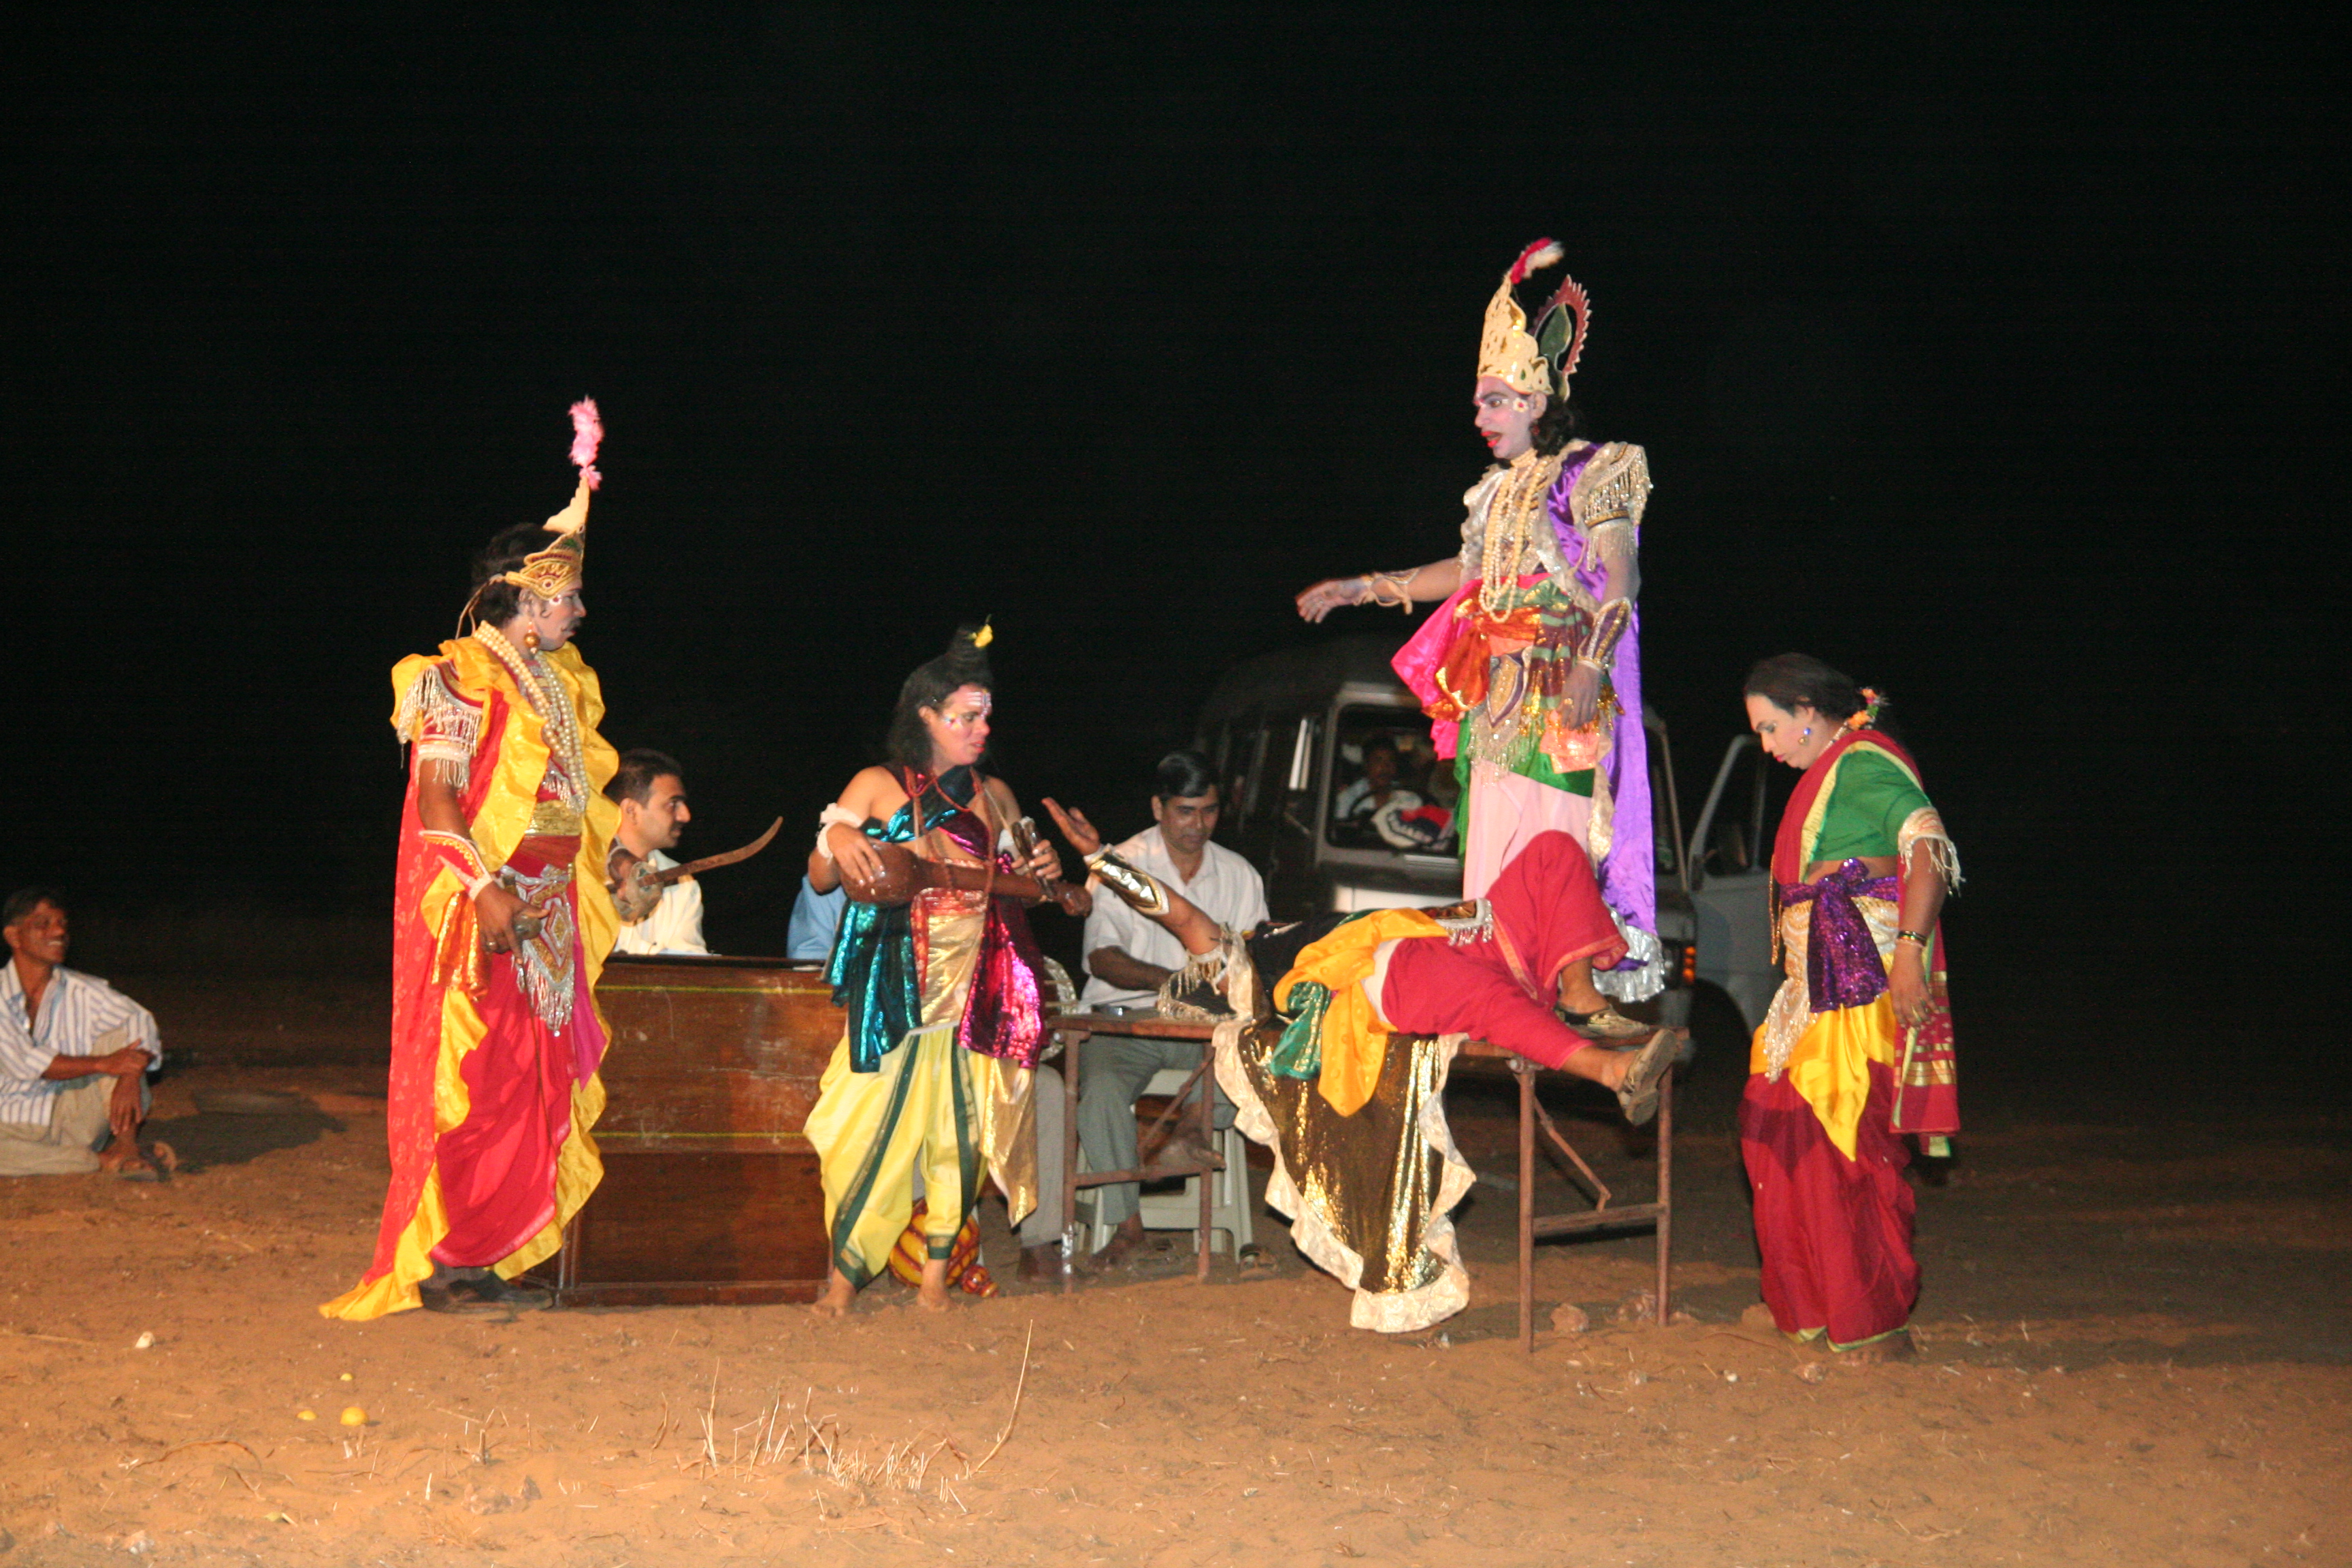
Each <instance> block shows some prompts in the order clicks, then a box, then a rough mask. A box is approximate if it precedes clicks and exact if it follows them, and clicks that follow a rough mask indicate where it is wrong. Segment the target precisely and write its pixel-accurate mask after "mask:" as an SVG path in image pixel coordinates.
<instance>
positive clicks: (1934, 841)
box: [1739, 654, 1960, 1359]
mask: <svg viewBox="0 0 2352 1568" xmlns="http://www.w3.org/2000/svg"><path fill="white" fill-rule="evenodd" d="M1746 690H1747V701H1748V723H1749V725H1750V727H1752V728H1753V729H1754V730H1755V731H1756V735H1757V739H1758V740H1759V742H1761V743H1762V745H1763V747H1764V750H1765V752H1766V753H1767V754H1768V755H1769V756H1772V757H1775V758H1777V759H1778V760H1780V762H1783V763H1788V764H1789V765H1790V767H1793V768H1796V769H1799V770H1801V772H1802V773H1803V774H1804V777H1803V778H1801V779H1800V780H1799V781H1798V783H1797V787H1796V790H1795V792H1794V793H1793V794H1792V795H1790V800H1789V806H1788V810H1787V811H1786V812H1784V813H1783V814H1782V816H1781V818H1780V835H1779V837H1778V838H1777V840H1776V841H1775V843H1774V845H1773V851H1772V893H1773V938H1774V941H1775V942H1776V943H1777V944H1778V947H1779V950H1780V954H1781V957H1782V960H1783V962H1784V963H1785V965H1786V967H1787V970H1788V974H1789V978H1788V979H1787V980H1786V981H1784V982H1783V983H1782V984H1781V986H1780V992H1779V994H1777V995H1775V996H1774V997H1773V999H1772V1007H1771V1010H1770V1012H1769V1013H1768V1014H1767V1015H1766V1016H1765V1019H1764V1025H1763V1026H1762V1027H1761V1028H1759V1029H1758V1030H1757V1031H1756V1043H1755V1049H1754V1051H1753V1053H1752V1054H1751V1056H1750V1058H1749V1061H1748V1073H1749V1077H1748V1089H1747V1092H1746V1094H1745V1095H1743V1096H1742V1098H1741V1100H1740V1104H1739V1146H1740V1153H1741V1156H1742V1157H1743V1159H1744V1160H1745V1161H1746V1163H1747V1166H1748V1185H1749V1186H1750V1187H1751V1188H1752V1189H1753V1191H1754V1193H1755V1201H1756V1249H1757V1252H1758V1254H1759V1257H1760V1258H1761V1260H1762V1263H1763V1278H1762V1285H1763V1292H1764V1304H1765V1306H1766V1308H1768V1309H1769V1310H1770V1312H1771V1316H1772V1321H1773V1322H1774V1324H1775V1325H1776V1326H1777V1327H1779V1328H1780V1331H1782V1332H1783V1333H1785V1334H1788V1335H1790V1337H1791V1338H1793V1339H1797V1340H1800V1341H1807V1342H1811V1341H1820V1342H1823V1343H1825V1344H1826V1345H1827V1346H1828V1347H1829V1348H1830V1349H1832V1350H1833V1351H1839V1352H1849V1353H1851V1354H1853V1356H1854V1357H1855V1358H1856V1359H1874V1358H1882V1357H1885V1356H1890V1355H1904V1354H1907V1353H1909V1352H1910V1350H1911V1343H1910V1338H1909V1333H1908V1331H1907V1330H1906V1327H1905V1325H1906V1322H1907V1321H1908V1320H1909V1318H1910V1316H1911V1308H1912V1304H1913V1303H1914V1302H1915V1301H1916V1300H1917V1299H1918V1295H1919V1265H1918V1263H1917V1262H1916V1259H1914V1258H1913V1257H1912V1253H1911V1216H1912V1197H1911V1189H1910V1187H1909V1186H1908V1185H1907V1184H1906V1183H1905V1181H1904V1179H1903V1168H1904V1166H1905V1165H1906V1164H1908V1163H1910V1158H1911V1156H1910V1151H1909V1150H1908V1149H1907V1148H1906V1146H1905V1144H1904V1141H1903V1140H1904V1136H1905V1134H1906V1133H1907V1134H1911V1135H1914V1136H1916V1137H1918V1138H1920V1139H1922V1140H1924V1141H1925V1142H1927V1145H1928V1147H1929V1149H1930V1151H1931V1152H1937V1153H1940V1152H1943V1148H1944V1140H1945V1138H1946V1137H1947V1136H1948V1134H1950V1133H1953V1132H1957V1131H1959V1124H1960V1123H1959V1107H1958V1097H1957V1085H1956V1081H1955V1076H1954V1070H1953V1068H1954V1063H1953V1055H1952V1016H1951V1009H1950V1006H1949V1005H1948V1002H1947V1000H1946V994H1945V985H1944V942H1943V931H1942V929H1941V927H1940V926H1939V924H1938V923H1937V916H1938V914H1939V912H1940V911H1941V910H1942V908H1943V903H1944V895H1945V893H1946V891H1947V890H1948V889H1949V888H1951V887H1954V886H1957V885H1958V882H1959V874H1960V868H1959V859H1958V856H1957V855H1956V854H1955V853H1954V851H1953V848H1952V841H1951V837H1950V836H1949V835H1948V834H1947V833H1946V832H1945V831H1944V821H1943V818H1942V816H1939V815H1938V814H1937V810H1936V807H1935V805H1934V803H1933V802H1931V801H1930V800H1928V798H1927V792H1926V791H1925V790H1924V789H1923V788H1921V786H1920V783H1919V770H1918V767H1917V765H1916V763H1913V762H1912V761H1911V758H1910V757H1909V755H1908V754H1906V752H1904V750H1903V748H1902V747H1901V746H1899V745H1897V744H1895V741H1894V739H1893V738H1892V737H1891V736H1889V735H1887V734H1886V733H1885V731H1883V730H1880V729H1879V728H1878V727H1877V714H1878V707H1879V697H1878V694H1877V693H1876V692H1874V691H1871V690H1869V689H1866V688H1865V689H1860V690H1857V689H1855V688H1854V685H1853V682H1852V681H1850V680H1848V679H1846V678H1845V677H1844V676H1843V675H1840V674H1839V673H1838V672H1837V671H1836V670H1833V669H1832V668H1829V667H1828V666H1827V665H1825V664H1822V662H1821V661H1820V660H1819V659H1815V658H1807V657H1806V656H1804V655H1802V654H1782V655H1780V656H1779V657H1778V658H1769V659H1766V660H1765V661H1764V662H1763V663H1762V664H1759V665H1758V666H1757V667H1756V668H1755V669H1754V670H1753V671H1751V672H1750V673H1749V675H1748V680H1747V686H1746Z"/></svg>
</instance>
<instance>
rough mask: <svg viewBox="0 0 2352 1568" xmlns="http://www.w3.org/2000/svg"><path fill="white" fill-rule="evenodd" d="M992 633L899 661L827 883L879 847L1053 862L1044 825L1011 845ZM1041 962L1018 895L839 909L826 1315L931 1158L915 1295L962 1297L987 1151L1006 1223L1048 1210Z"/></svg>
mask: <svg viewBox="0 0 2352 1568" xmlns="http://www.w3.org/2000/svg"><path fill="white" fill-rule="evenodd" d="M991 637H992V633H991V631H990V629H989V628H987V627H985V626H983V627H982V628H981V629H980V630H979V631H977V632H974V631H972V630H971V628H969V627H967V628H965V629H963V630H961V631H959V632H958V633H957V634H956V637H955V639H954V640H953V641H952V642H951V643H950V644H949V647H948V651H947V652H946V653H944V654H941V655H940V657H939V658H934V659H932V660H930V661H929V663H926V664H923V665H920V666H919V667H918V668H916V670H915V672H914V673H913V674H911V675H909V676H908V677H907V680H906V684H905V685H903V686H901V687H900V688H899V689H898V707H897V709H896V710H894V711H893V712H892V714H891V718H890V734H889V740H888V742H887V752H888V761H887V762H886V763H881V764H879V765H877V766H875V767H869V768H866V769H865V770H863V771H862V772H860V773H858V774H857V776H856V777H855V778H853V779H851V780H850V781H849V787H848V788H847V789H845V790H843V791H842V792H841V798H840V800H839V801H837V802H835V804H834V805H829V806H827V807H825V809H824V816H823V819H822V820H821V821H820V823H819V825H818V827H817V838H816V847H815V849H814V851H813V852H812V853H811V854H810V856H809V865H808V876H809V881H810V883H811V885H812V886H813V887H814V889H815V890H816V891H818V892H820V893H824V892H829V891H831V890H832V889H834V888H835V887H836V886H838V885H840V883H841V882H842V879H843V877H844V874H845V873H846V874H848V875H849V876H850V877H851V878H852V879H854V880H856V881H857V882H859V883H861V884H863V883H871V882H872V881H874V880H875V879H877V878H878V877H879V876H880V874H881V870H882V866H881V859H880V857H879V856H877V854H876V852H875V849H874V846H875V845H876V844H877V843H883V844H898V845H904V846H906V847H907V848H908V849H909V850H910V851H912V852H913V853H914V854H915V855H916V856H917V857H919V858H922V859H926V860H938V861H950V862H960V863H961V864H964V865H969V866H979V867H987V866H994V867H996V868H998V869H1000V870H1002V871H1005V872H1013V871H1020V872H1024V873H1030V874H1035V875H1040V876H1043V877H1046V878H1053V877H1056V876H1058V875H1059V872H1060V868H1061V862H1060V860H1059V858H1057V857H1056V856H1055V853H1054V849H1053V846H1052V845H1050V844H1048V843H1045V842H1044V841H1043V840H1042V839H1041V840H1040V841H1039V842H1038V843H1037V844H1036V846H1035V847H1034V852H1033V853H1032V854H1031V855H1030V856H1029V857H1028V858H1026V859H1025V860H1016V857H1015V855H1014V852H1013V849H1012V847H1011V846H1012V844H1013V825H1014V824H1015V823H1018V822H1020V821H1021V820H1022V816H1021V804H1020V802H1019V801H1017V800H1015V799H1014V798H1013V791H1012V790H1011V789H1009V788H1007V787H1006V785H1005V784H1004V782H1003V780H1002V779H998V778H994V777H992V776H989V775H988V774H985V773H982V771H981V766H980V764H981V761H982V757H983V755H984V754H985V753H986V752H987V750H988V733H989V715H990V713H991V711H992V708H993V706H994V698H993V696H992V687H993V685H994V679H993V678H992V676H991V674H990V673H989V668H988V657H987V654H986V653H985V652H984V651H983V650H984V649H985V648H986V647H987V646H988V643H989V641H990V639H991ZM1042 964H1043V959H1042V957H1041V956H1040V954H1039V953H1038V951H1037V944H1036V942H1035V940H1034V938H1033V937H1032V936H1031V935H1030V933H1029V921H1028V917H1027V915H1026V914H1025V912H1024V910H1023V909H1022V906H1021V903H1020V901H1019V900H1015V899H1011V898H1006V897H1003V896H1001V895H994V894H991V893H988V892H985V891H979V890H966V889H954V888H926V889H922V890H921V891H919V892H918V893H917V894H916V895H915V897H914V899H913V900H912V901H911V902H909V903H907V904H900V905H895V906H892V905H882V904H867V903H855V902H853V903H851V904H849V905H848V906H847V909H846V911H845V914H844V916H843V919H842V922H841V929H840V931H839V934H838V935H837V936H836V938H835V942H834V945H833V954H832V957H831V958H830V959H829V960H828V961H827V962H826V964H825V971H824V973H825V978H826V980H828V981H829V982H831V984H832V985H833V988H834V1000H835V1001H836V1002H838V1003H840V1004H841V1005H842V1006H843V1007H844V1008H845V1010H846V1012H847V1014H848V1019H847V1026H846V1028H845V1031H844V1033H843V1035H842V1039H841V1043H840V1044H839V1045H838V1046H836V1047H835V1048H834V1053H833V1059H832V1061H831V1062H830V1063H829V1064H828V1065H827V1066H826V1068H825V1070H824V1079H823V1080H822V1081H821V1083H820V1085H819V1090H818V1095H817V1102H816V1104H815V1106H814V1108H812V1109H811V1110H810V1111H809V1116H808V1122H807V1126H806V1128H805V1131H806V1133H807V1136H808V1140H809V1142H811V1143H812V1144H814V1146H815V1148H816V1152H817V1159H818V1163H819V1167H820V1171H821V1174H822V1176H823V1180H824V1218H825V1228H826V1232H827V1234H828V1235H829V1237H831V1245H832V1255H833V1270H832V1279H831V1282H830V1284H829V1286H828V1288H827V1289H826V1291H825V1294H824V1297H823V1298H822V1299H821V1300H818V1302H817V1303H816V1310H818V1312H820V1313H821V1314H824V1315H827V1316H838V1315H840V1314H841V1313H843V1312H845V1311H847V1310H849V1306H850V1303H851V1301H852V1300H854V1299H855V1298H856V1294H857V1292H858V1291H859V1290H861V1289H864V1288H865V1287H866V1282H867V1281H868V1280H870V1279H873V1278H874V1277H875V1275H877V1273H879V1272H881V1271H882V1269H883V1268H885V1267H886V1266H887V1263H888V1260H889V1258H890V1255H891V1252H892V1249H893V1247H894V1246H896V1244H897V1243H898V1239H899V1237H900V1236H901V1235H902V1234H904V1233H905V1232H906V1231H907V1229H908V1224H909V1222H910V1220H912V1219H913V1218H914V1217H915V1212H916V1211H915V1204H916V1198H915V1183H916V1180H917V1176H918V1173H919V1175H920V1178H921V1182H922V1187H923V1198H922V1205H923V1206H922V1212H921V1216H920V1226H921V1236H922V1241H923V1258H922V1266H921V1274H920V1285H919V1289H920V1295H919V1300H920V1301H921V1302H922V1304H923V1305H924V1306H926V1307H929V1308H932V1309H934V1310H940V1309H944V1308H946V1307H947V1306H948V1304H949V1301H950V1297H949V1295H948V1286H949V1282H950V1261H951V1260H952V1259H954V1258H955V1255H956V1252H957V1242H958V1237H959V1233H961V1232H963V1231H965V1229H966V1227H967V1225H968V1223H969V1222H971V1221H972V1219H973V1217H974V1213H975V1210H976V1209H977V1207H978V1205H979V1202H980V1192H981V1186H980V1175H981V1168H982V1165H983V1164H985V1165H986V1167H987V1168H988V1171H989V1173H990V1174H991V1175H992V1176H993V1177H994V1178H995V1181H996V1184H997V1185H998V1187H999V1188H1001V1189H1002V1190H1003V1193H1004V1195H1005V1206H1006V1209H1007V1212H1008V1214H1009V1216H1010V1218H1011V1219H1012V1220H1013V1223H1014V1224H1016V1225H1017V1224H1019V1223H1020V1221H1021V1220H1022V1218H1023V1217H1024V1215H1028V1214H1029V1213H1030V1211H1031V1210H1033V1209H1034V1208H1035V1207H1036V1204H1037V1190H1038V1189H1037V1170H1036V1163H1037V1148H1036V1142H1037V1141H1036V1135H1035V1125H1034V1115H1035V1108H1034V1103H1033V1100H1034V1097H1033V1094H1032V1089H1033V1082H1034V1069H1035V1068H1036V1066H1037V1057H1038V1051H1039V1048H1040V1047H1041V1046H1042V1045H1043V1044H1044V1041H1045V1027H1044V1012H1043V1008H1042V1006H1041V1005H1040V1002H1039V979H1038V976H1039V972H1040V969H1041V966H1042ZM974 1234H975V1235H976V1227H975V1230H974ZM967 1245H968V1244H967Z"/></svg>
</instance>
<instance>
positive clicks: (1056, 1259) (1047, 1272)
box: [1017, 1241, 1062, 1279]
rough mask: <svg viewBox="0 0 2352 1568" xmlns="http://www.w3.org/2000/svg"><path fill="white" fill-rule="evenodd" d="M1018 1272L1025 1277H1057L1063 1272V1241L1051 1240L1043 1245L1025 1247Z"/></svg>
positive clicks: (1022, 1250)
mask: <svg viewBox="0 0 2352 1568" xmlns="http://www.w3.org/2000/svg"><path fill="white" fill-rule="evenodd" d="M1017 1272H1018V1273H1019V1275H1020V1277H1021V1278H1022V1279H1058V1278H1060V1277H1061V1273H1062V1247H1061V1243H1059V1242H1055V1241H1049V1242H1046V1243H1045V1245H1044V1246H1042V1247H1023V1248H1022V1249H1021V1262H1020V1265H1019V1267H1018V1269H1017Z"/></svg>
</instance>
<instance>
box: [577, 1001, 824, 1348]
mask: <svg viewBox="0 0 2352 1568" xmlns="http://www.w3.org/2000/svg"><path fill="white" fill-rule="evenodd" d="M596 996H597V1000H598V1001H599V1002H600V1003H601V1004H602V1005H603V1006H604V1017H605V1021H606V1022H607V1023H608V1024H609V1025H611V1026H612V1034H613V1037H612V1043H611V1045H610V1047H608V1048H607V1050H606V1052H605V1056H604V1070H603V1078H604V1096H605V1105H604V1119H603V1120H602V1121H600V1122H599V1123H598V1124H597V1127H596V1132H595V1136H596V1144H597V1147H598V1148H599V1149H600V1150H601V1151H603V1153H604V1183H603V1184H601V1185H600V1186H599V1187H598V1188H597V1189H596V1192H595V1194H594V1195H593V1196H592V1197H591V1198H590V1199H589V1200H588V1202H587V1203H586V1204H585V1205H583V1207H582V1208H581V1210H580V1212H579V1214H578V1215H574V1216H573V1218H572V1224H571V1226H569V1227H568V1229H567V1230H566V1232H565V1241H564V1247H563V1250H562V1251H561V1252H559V1253H558V1254H556V1256H555V1257H553V1258H550V1259H548V1260H547V1262H546V1263H544V1264H542V1265H541V1267H540V1268H539V1269H538V1270H536V1271H535V1274H534V1278H536V1279H539V1280H540V1281H541V1283H544V1284H547V1285H551V1286H552V1287H554V1289H556V1291H557V1294H558V1299H559V1300H561V1301H562V1303H563V1304H564V1305H566V1306H641V1305H652V1304H656V1303H692V1302H752V1301H809V1300H815V1299H816V1297H817V1295H818V1294H819V1293H820V1292H821V1291H822V1290H823V1289H824V1282H825V1278H826V1274H827V1269H828V1263H827V1256H826V1245H825V1234H824V1192H823V1189H822V1187H821V1186H820V1185H819V1183H818V1179H817V1162H816V1152H815V1151H814V1149H812V1148H811V1147H810V1146H809V1142H808V1140H807V1139H806V1138H805V1137H803V1135H802V1131H801V1129H802V1127H803V1124H804V1123H805V1122H806V1121H807V1120H808V1113H809V1108H810V1107H811V1106H813V1105H814V1104H815V1103H816V1095H817V1081H818V1079H820V1078H821V1077H822V1076H823V1075H824V1067H825V1063H826V1061H827V1060H828V1059H829V1058H831V1057H832V1055H833V1048H834V1047H835V1044H836V1043H837V1042H838V1041H839V1040H840V1038H841V1029H842V1014H841V1009H840V1008H838V1007H836V1006H835V1005H833V1000H832V994H831V992H830V990H829V989H828V988H827V987H826V985H825V984H824V979H823V978H822V977H821V976H820V975H819V974H818V973H817V972H816V970H815V968H814V966H812V965H806V964H801V965H793V964H790V963H786V962H785V961H784V960H782V959H761V958H715V959H698V958H623V957H615V958H614V959H613V960H612V961H611V962H610V963H607V964H606V965H605V967H604V977H603V980H602V982H601V983H600V984H598V986H597V990H596Z"/></svg>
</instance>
